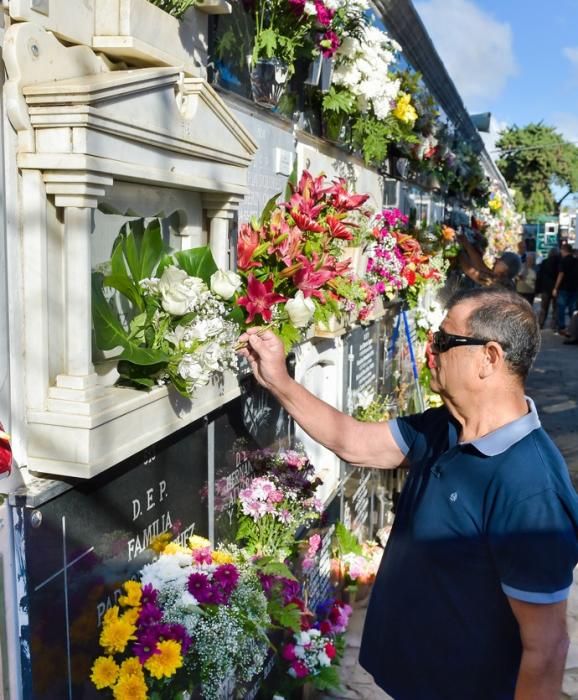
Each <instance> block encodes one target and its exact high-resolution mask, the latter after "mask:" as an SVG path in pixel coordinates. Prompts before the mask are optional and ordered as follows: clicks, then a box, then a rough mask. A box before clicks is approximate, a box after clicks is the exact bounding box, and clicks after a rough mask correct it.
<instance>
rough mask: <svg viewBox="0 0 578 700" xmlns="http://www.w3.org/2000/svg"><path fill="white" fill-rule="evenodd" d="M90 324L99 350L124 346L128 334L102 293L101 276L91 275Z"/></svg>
mask: <svg viewBox="0 0 578 700" xmlns="http://www.w3.org/2000/svg"><path fill="white" fill-rule="evenodd" d="M92 322H93V326H94V334H95V340H96V345H97V347H98V348H100V350H113V349H114V348H116V347H118V346H119V345H121V346H123V347H124V346H125V345H126V343H127V342H128V334H127V332H126V331H125V329H124V328H123V327H122V325H121V323H120V321H119V320H118V318H117V316H116V314H115V313H114V312H113V310H112V309H111V308H110V306H109V304H108V302H107V300H106V299H105V297H104V294H103V292H102V275H100V274H98V273H94V274H93V275H92Z"/></svg>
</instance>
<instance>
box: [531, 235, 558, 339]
mask: <svg viewBox="0 0 578 700" xmlns="http://www.w3.org/2000/svg"><path fill="white" fill-rule="evenodd" d="M559 268H560V251H559V250H558V248H550V250H549V251H548V257H547V258H546V260H544V261H543V262H542V263H541V264H540V267H539V268H538V275H537V277H536V294H539V295H540V314H539V316H538V321H539V323H540V328H544V324H545V323H546V318H547V317H548V309H549V308H550V304H551V302H552V300H553V296H552V291H553V289H554V286H555V284H556V279H557V277H558V270H559ZM552 315H553V316H554V318H553V319H552V325H553V327H554V326H555V325H556V311H555V310H553V311H552Z"/></svg>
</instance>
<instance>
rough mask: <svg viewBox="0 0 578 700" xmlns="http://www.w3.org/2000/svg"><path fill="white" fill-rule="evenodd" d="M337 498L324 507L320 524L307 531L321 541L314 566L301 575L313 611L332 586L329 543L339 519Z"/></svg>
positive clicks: (309, 605)
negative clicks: (317, 536)
mask: <svg viewBox="0 0 578 700" xmlns="http://www.w3.org/2000/svg"><path fill="white" fill-rule="evenodd" d="M339 505H340V504H339V498H338V497H336V498H334V499H333V501H331V503H330V504H329V505H328V506H327V508H326V509H325V511H324V513H323V515H322V517H321V525H320V527H319V528H315V529H314V530H312V531H311V532H309V534H308V537H309V536H311V535H312V534H315V533H318V534H319V535H321V543H320V546H319V550H318V553H317V560H316V564H315V566H314V567H313V568H312V569H311V570H310V571H308V572H307V573H306V574H305V576H304V577H303V589H304V593H305V595H306V597H307V604H308V607H309V609H310V610H312V611H315V609H316V608H317V606H318V605H319V604H320V603H323V602H324V601H325V600H327V599H328V598H330V597H331V595H332V592H333V586H332V582H331V544H332V539H333V533H334V532H335V524H336V523H337V521H338V519H339V510H340V508H339Z"/></svg>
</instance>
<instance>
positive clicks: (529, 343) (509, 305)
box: [446, 287, 541, 381]
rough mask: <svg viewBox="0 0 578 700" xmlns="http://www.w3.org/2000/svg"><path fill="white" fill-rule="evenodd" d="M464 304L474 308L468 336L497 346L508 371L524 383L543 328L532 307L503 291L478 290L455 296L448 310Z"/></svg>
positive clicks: (447, 306) (502, 289) (462, 292)
mask: <svg viewBox="0 0 578 700" xmlns="http://www.w3.org/2000/svg"><path fill="white" fill-rule="evenodd" d="M465 301H472V302H474V304H475V306H474V308H473V309H472V311H471V313H470V315H469V317H468V331H469V333H471V334H472V336H473V337H474V338H482V339H487V340H495V341H496V342H498V343H499V344H500V345H501V346H502V348H503V350H504V356H505V358H506V363H507V365H508V368H509V370H510V371H511V373H512V374H514V375H516V376H517V377H519V378H520V379H521V380H522V381H524V380H525V379H526V377H527V376H528V372H529V371H530V369H531V367H532V364H533V362H534V360H535V359H536V355H537V354H538V350H539V349H540V340H541V336H540V326H539V325H538V320H537V318H536V315H535V313H534V311H533V309H532V307H531V306H530V304H529V303H528V302H527V301H526V300H525V299H524V298H523V297H521V296H520V295H519V294H516V292H512V291H510V290H507V289H504V288H502V287H477V288H475V289H465V290H462V291H458V292H456V294H454V295H453V296H452V297H451V298H450V300H449V301H448V303H447V304H446V309H447V310H448V311H449V310H450V309H451V308H452V307H454V306H456V305H457V304H461V303H462V302H465Z"/></svg>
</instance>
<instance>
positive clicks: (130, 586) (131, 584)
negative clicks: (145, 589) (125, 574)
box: [118, 581, 142, 608]
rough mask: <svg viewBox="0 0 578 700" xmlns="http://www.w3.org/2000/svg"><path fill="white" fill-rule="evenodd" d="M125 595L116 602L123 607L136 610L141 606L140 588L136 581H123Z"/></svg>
mask: <svg viewBox="0 0 578 700" xmlns="http://www.w3.org/2000/svg"><path fill="white" fill-rule="evenodd" d="M122 587H123V588H124V590H125V593H126V595H121V596H120V597H119V599H118V602H119V604H120V605H122V606H123V607H125V608H126V607H131V608H137V607H139V605H140V604H141V598H142V586H141V585H140V583H139V582H138V581H125V582H124V583H123V585H122Z"/></svg>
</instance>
